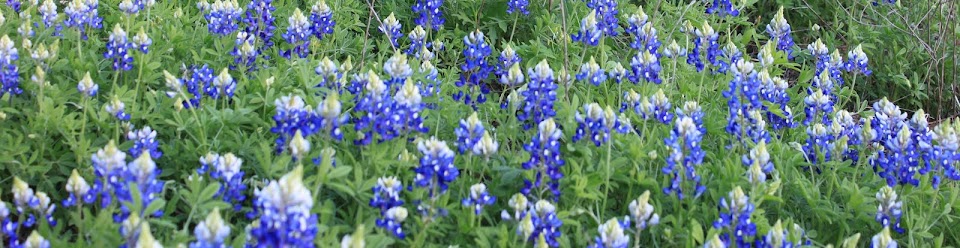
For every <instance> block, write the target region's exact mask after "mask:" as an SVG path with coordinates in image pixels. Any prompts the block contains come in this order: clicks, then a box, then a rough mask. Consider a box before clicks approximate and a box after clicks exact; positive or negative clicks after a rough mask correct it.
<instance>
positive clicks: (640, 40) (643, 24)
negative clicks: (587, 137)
mask: <svg viewBox="0 0 960 248" xmlns="http://www.w3.org/2000/svg"><path fill="white" fill-rule="evenodd" d="M649 20H650V17H649V16H648V15H647V13H646V12H644V11H643V7H639V8H637V12H636V13H633V14H631V15H630V16H628V17H627V28H626V31H627V34H630V36H632V37H633V42H631V43H630V47H632V48H633V49H636V50H638V51H641V52H642V51H643V50H647V51H649V52H650V53H652V54H653V55H656V56H657V57H659V56H660V55H659V53H657V50H658V49H659V48H660V41H659V40H658V38H657V28H654V27H653V22H650V21H649Z"/></svg>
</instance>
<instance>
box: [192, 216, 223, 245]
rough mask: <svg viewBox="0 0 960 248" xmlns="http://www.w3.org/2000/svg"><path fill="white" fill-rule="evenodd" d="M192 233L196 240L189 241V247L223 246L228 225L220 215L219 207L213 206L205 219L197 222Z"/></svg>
mask: <svg viewBox="0 0 960 248" xmlns="http://www.w3.org/2000/svg"><path fill="white" fill-rule="evenodd" d="M193 235H194V236H196V238H197V241H194V242H192V243H190V248H207V247H225V246H226V242H227V240H226V239H227V236H229V235H230V225H228V224H227V222H226V221H224V220H223V218H222V217H220V209H219V208H214V209H213V211H211V212H210V214H208V215H207V218H206V219H204V220H202V221H200V223H197V227H196V228H194V229H193Z"/></svg>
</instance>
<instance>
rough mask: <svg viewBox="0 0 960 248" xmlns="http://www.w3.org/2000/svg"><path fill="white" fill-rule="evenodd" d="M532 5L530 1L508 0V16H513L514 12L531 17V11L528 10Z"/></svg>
mask: <svg viewBox="0 0 960 248" xmlns="http://www.w3.org/2000/svg"><path fill="white" fill-rule="evenodd" d="M529 4H530V1H529V0H508V1H507V14H513V13H514V12H519V13H520V14H523V15H530V11H529V10H527V5H529Z"/></svg>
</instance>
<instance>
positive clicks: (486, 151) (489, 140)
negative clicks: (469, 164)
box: [473, 132, 500, 159]
mask: <svg viewBox="0 0 960 248" xmlns="http://www.w3.org/2000/svg"><path fill="white" fill-rule="evenodd" d="M499 146H500V143H498V142H497V140H496V139H494V138H493V137H491V136H490V133H489V132H483V137H480V141H478V142H477V144H476V145H474V146H473V155H478V156H483V157H484V158H485V159H489V158H490V156H492V155H493V154H494V153H497V149H499Z"/></svg>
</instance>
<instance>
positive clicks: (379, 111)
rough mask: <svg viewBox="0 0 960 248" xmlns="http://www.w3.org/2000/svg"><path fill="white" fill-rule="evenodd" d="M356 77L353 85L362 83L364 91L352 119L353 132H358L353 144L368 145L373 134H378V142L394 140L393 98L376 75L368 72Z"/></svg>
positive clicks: (395, 121) (371, 71)
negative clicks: (355, 114)
mask: <svg viewBox="0 0 960 248" xmlns="http://www.w3.org/2000/svg"><path fill="white" fill-rule="evenodd" d="M361 74H362V75H358V76H356V79H355V80H356V81H357V82H355V83H361V82H362V83H364V84H365V85H364V86H363V87H364V88H365V89H366V91H365V92H363V94H362V95H360V97H359V98H354V99H357V101H358V102H357V105H356V107H355V108H354V112H355V113H358V115H357V116H356V117H354V120H353V122H354V124H355V125H354V130H356V131H358V132H359V135H358V137H357V140H355V141H354V144H358V145H368V144H370V143H371V142H372V141H373V138H374V134H379V135H380V137H379V139H378V140H377V141H378V142H380V141H383V140H389V139H392V138H394V136H395V135H394V134H395V133H396V132H397V131H396V128H395V127H396V126H397V124H396V123H397V122H399V121H400V120H395V119H393V118H392V115H393V107H394V103H393V98H391V97H390V95H389V94H390V92H389V90H388V87H387V85H386V84H384V83H383V81H382V80H380V77H379V76H377V74H376V73H375V72H374V71H373V70H370V71H368V72H367V73H365V74H363V73H361Z"/></svg>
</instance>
